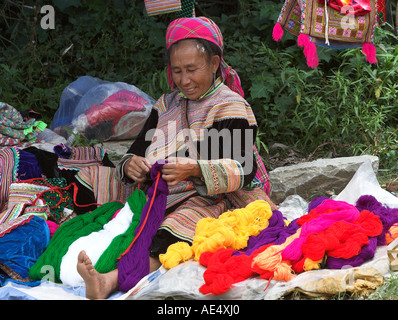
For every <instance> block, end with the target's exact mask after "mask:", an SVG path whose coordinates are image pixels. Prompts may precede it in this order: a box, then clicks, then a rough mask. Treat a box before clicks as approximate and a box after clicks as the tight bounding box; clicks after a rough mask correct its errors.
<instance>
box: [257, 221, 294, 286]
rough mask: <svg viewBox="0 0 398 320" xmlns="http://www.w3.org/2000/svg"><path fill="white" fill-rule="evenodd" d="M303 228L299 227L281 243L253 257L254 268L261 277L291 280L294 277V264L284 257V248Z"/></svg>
mask: <svg viewBox="0 0 398 320" xmlns="http://www.w3.org/2000/svg"><path fill="white" fill-rule="evenodd" d="M300 232H301V230H300V229H298V230H297V231H296V233H295V234H293V235H291V236H290V237H288V238H287V239H286V241H285V242H284V243H283V244H281V245H271V246H269V247H268V248H266V249H265V250H264V251H262V252H260V253H259V254H258V255H257V256H256V257H254V258H253V263H252V269H253V270H254V271H255V272H257V273H258V274H259V275H260V277H261V278H263V279H269V278H270V277H272V278H273V279H274V280H282V281H289V280H290V279H291V278H292V277H293V273H294V271H293V269H292V264H291V262H290V261H289V260H283V259H282V254H281V252H282V250H283V249H284V248H286V247H287V246H288V245H289V244H290V243H291V242H293V241H294V240H295V239H297V238H298V237H299V236H300Z"/></svg>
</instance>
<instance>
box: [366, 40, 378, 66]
mask: <svg viewBox="0 0 398 320" xmlns="http://www.w3.org/2000/svg"><path fill="white" fill-rule="evenodd" d="M362 52H363V54H364V55H365V56H366V61H367V62H369V63H377V58H376V47H375V46H374V45H373V44H372V43H368V42H365V43H364V44H363V45H362Z"/></svg>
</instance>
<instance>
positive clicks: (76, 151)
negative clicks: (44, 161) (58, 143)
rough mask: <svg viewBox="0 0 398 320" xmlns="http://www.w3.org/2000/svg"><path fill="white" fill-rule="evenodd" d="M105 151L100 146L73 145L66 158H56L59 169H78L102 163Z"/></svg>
mask: <svg viewBox="0 0 398 320" xmlns="http://www.w3.org/2000/svg"><path fill="white" fill-rule="evenodd" d="M104 156H105V152H104V150H103V149H102V148H101V147H73V148H71V156H70V157H69V158H68V159H63V158H58V167H59V168H60V169H69V170H80V169H82V168H85V167H89V166H94V165H102V159H103V158H104Z"/></svg>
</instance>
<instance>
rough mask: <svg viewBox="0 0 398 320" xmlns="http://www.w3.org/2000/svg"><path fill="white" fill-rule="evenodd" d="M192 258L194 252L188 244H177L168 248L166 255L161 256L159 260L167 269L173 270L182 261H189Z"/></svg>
mask: <svg viewBox="0 0 398 320" xmlns="http://www.w3.org/2000/svg"><path fill="white" fill-rule="evenodd" d="M192 257H193V252H192V249H191V247H190V246H189V244H188V243H186V242H176V243H173V244H172V245H170V246H169V247H168V248H167V252H166V253H165V254H160V255H159V260H160V262H161V263H162V264H163V265H164V267H165V268H167V269H171V268H174V267H175V266H177V265H178V264H179V263H180V262H181V261H186V260H189V259H191V258H192Z"/></svg>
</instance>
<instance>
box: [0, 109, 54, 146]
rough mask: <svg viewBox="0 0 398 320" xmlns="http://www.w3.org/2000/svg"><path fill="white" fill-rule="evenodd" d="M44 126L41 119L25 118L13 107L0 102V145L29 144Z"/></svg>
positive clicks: (45, 125)
mask: <svg viewBox="0 0 398 320" xmlns="http://www.w3.org/2000/svg"><path fill="white" fill-rule="evenodd" d="M46 127H47V124H46V123H44V122H43V121H37V120H36V119H34V118H29V119H26V120H25V119H24V118H23V116H22V115H21V113H20V112H19V111H18V110H16V109H15V108H14V107H12V106H10V105H9V104H7V103H4V102H0V147H4V146H18V147H26V146H29V145H30V144H32V143H33V142H35V141H36V139H37V136H38V135H39V133H40V132H42V131H43V130H44V129H45V128H46Z"/></svg>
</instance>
